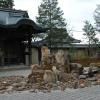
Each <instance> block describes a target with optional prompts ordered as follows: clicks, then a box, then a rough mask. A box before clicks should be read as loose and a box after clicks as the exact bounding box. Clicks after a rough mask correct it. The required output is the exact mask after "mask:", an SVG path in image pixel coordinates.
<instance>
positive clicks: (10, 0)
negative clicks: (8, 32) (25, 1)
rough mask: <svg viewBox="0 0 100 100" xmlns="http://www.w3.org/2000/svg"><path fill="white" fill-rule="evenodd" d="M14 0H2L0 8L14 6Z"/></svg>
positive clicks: (0, 0)
mask: <svg viewBox="0 0 100 100" xmlns="http://www.w3.org/2000/svg"><path fill="white" fill-rule="evenodd" d="M13 6H14V0H0V8H13Z"/></svg>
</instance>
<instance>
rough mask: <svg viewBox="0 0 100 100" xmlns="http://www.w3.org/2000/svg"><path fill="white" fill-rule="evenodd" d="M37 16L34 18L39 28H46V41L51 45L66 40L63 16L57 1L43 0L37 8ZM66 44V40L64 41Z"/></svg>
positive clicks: (66, 33)
mask: <svg viewBox="0 0 100 100" xmlns="http://www.w3.org/2000/svg"><path fill="white" fill-rule="evenodd" d="M38 13H39V16H38V17H36V19H37V22H38V24H39V25H40V26H43V27H44V28H48V29H49V31H48V32H47V37H46V40H47V42H48V44H49V46H51V45H57V43H61V41H63V39H66V37H67V36H68V32H67V30H66V25H67V24H66V23H65V19H64V18H63V17H62V16H63V14H64V13H63V11H62V10H60V7H58V1H57V0H43V1H42V3H41V5H40V6H39V7H38ZM66 42H67V40H66Z"/></svg>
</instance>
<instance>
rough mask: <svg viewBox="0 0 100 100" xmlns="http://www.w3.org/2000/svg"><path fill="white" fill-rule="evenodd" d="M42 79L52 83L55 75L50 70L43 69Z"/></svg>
mask: <svg viewBox="0 0 100 100" xmlns="http://www.w3.org/2000/svg"><path fill="white" fill-rule="evenodd" d="M43 80H44V82H45V83H54V82H55V75H54V73H53V72H52V71H51V70H45V72H44V76H43Z"/></svg>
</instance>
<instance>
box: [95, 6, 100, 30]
mask: <svg viewBox="0 0 100 100" xmlns="http://www.w3.org/2000/svg"><path fill="white" fill-rule="evenodd" d="M94 19H95V24H96V29H97V31H99V32H100V5H97V8H96V10H95V13H94Z"/></svg>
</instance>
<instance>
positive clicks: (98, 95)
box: [0, 86, 100, 100]
mask: <svg viewBox="0 0 100 100" xmlns="http://www.w3.org/2000/svg"><path fill="white" fill-rule="evenodd" d="M0 100H100V86H93V87H86V88H81V89H66V90H65V91H60V90H56V91H51V92H50V93H43V92H37V93H34V92H29V91H23V92H20V93H19V92H15V93H4V94H0Z"/></svg>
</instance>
